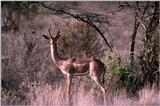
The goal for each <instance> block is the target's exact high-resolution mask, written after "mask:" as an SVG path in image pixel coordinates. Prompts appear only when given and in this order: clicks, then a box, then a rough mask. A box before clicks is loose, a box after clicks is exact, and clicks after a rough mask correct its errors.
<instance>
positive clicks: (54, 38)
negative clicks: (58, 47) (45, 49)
mask: <svg viewBox="0 0 160 106" xmlns="http://www.w3.org/2000/svg"><path fill="white" fill-rule="evenodd" d="M48 32H49V36H48V35H43V37H44V38H45V39H47V40H49V41H50V43H51V44H54V43H55V42H56V41H57V40H58V39H59V37H60V36H61V35H60V31H58V32H57V34H56V36H55V37H53V36H52V35H51V27H50V28H49V30H48Z"/></svg>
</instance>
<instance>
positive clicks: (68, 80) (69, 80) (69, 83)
mask: <svg viewBox="0 0 160 106" xmlns="http://www.w3.org/2000/svg"><path fill="white" fill-rule="evenodd" d="M71 83H72V77H71V75H70V74H69V75H67V95H68V97H70V96H71Z"/></svg>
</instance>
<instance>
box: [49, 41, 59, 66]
mask: <svg viewBox="0 0 160 106" xmlns="http://www.w3.org/2000/svg"><path fill="white" fill-rule="evenodd" d="M51 57H52V60H53V61H54V62H55V63H56V64H58V62H59V60H60V58H59V56H58V53H57V43H56V42H55V43H54V44H51Z"/></svg>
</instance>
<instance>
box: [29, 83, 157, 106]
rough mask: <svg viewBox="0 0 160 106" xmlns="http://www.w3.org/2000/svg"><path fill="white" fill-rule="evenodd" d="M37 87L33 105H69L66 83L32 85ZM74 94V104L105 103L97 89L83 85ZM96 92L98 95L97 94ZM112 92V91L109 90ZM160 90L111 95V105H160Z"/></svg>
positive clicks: (78, 105)
mask: <svg viewBox="0 0 160 106" xmlns="http://www.w3.org/2000/svg"><path fill="white" fill-rule="evenodd" d="M31 89H35V92H36V93H35V94H36V97H35V98H32V99H31V105H33V106H51V105H56V106H57V105H67V96H66V89H65V86H64V85H60V87H58V86H56V85H53V86H51V85H44V86H37V87H34V88H33V87H32V88H31ZM75 89H76V88H74V89H73V91H72V92H73V95H72V103H73V106H99V105H103V97H102V96H100V95H99V94H98V92H97V90H94V89H90V90H89V91H86V90H85V89H84V88H83V85H81V86H80V87H79V89H80V90H77V91H76V92H75V91H74V90H75ZM96 93H97V94H98V95H96ZM109 93H110V92H109ZM159 93H160V92H156V91H154V90H149V89H143V90H141V91H140V92H139V98H137V99H133V98H132V99H131V98H127V96H126V95H125V94H122V93H121V94H119V95H115V96H113V95H112V97H111V96H109V97H108V98H109V100H108V105H109V106H137V105H138V106H151V105H152V106H153V105H154V106H158V105H160V101H159V100H160V94H159Z"/></svg>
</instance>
